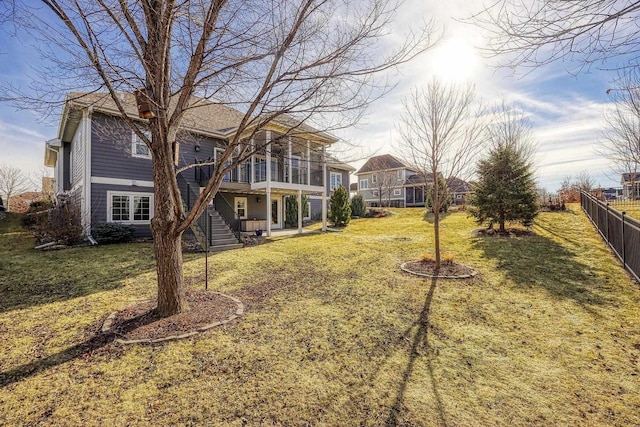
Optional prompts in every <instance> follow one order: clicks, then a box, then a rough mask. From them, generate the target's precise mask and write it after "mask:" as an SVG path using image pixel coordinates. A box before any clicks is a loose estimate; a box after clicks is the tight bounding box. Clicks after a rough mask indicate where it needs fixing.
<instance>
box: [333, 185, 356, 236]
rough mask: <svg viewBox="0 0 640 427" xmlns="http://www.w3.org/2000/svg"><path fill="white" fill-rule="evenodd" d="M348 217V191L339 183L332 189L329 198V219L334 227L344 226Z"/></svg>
mask: <svg viewBox="0 0 640 427" xmlns="http://www.w3.org/2000/svg"><path fill="white" fill-rule="evenodd" d="M350 219H351V206H350V204H349V192H348V191H347V189H346V188H344V187H343V186H342V185H341V186H340V187H338V188H336V189H335V190H334V191H333V194H331V198H330V199H329V221H331V222H333V224H334V225H335V226H336V227H344V226H345V225H347V224H348V223H349V220H350Z"/></svg>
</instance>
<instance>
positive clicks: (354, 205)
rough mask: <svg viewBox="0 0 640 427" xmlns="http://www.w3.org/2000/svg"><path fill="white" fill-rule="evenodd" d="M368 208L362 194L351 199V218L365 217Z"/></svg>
mask: <svg viewBox="0 0 640 427" xmlns="http://www.w3.org/2000/svg"><path fill="white" fill-rule="evenodd" d="M365 213H366V208H365V206H364V197H362V195H361V194H357V195H355V196H353V197H352V198H351V216H353V217H356V216H357V217H360V218H361V217H364V215H365Z"/></svg>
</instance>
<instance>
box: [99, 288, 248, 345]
mask: <svg viewBox="0 0 640 427" xmlns="http://www.w3.org/2000/svg"><path fill="white" fill-rule="evenodd" d="M186 299H187V302H188V303H189V310H188V311H186V312H184V313H180V314H176V315H174V316H170V317H159V316H158V314H157V313H156V310H155V307H156V306H157V301H153V300H147V301H143V302H140V303H138V304H135V305H132V306H130V307H127V308H125V309H123V310H120V311H118V312H117V314H116V318H115V320H114V322H113V325H112V326H111V329H110V331H111V332H113V333H115V334H116V335H118V336H120V337H123V338H125V339H126V340H156V339H160V338H166V337H170V336H177V335H182V334H185V333H188V332H193V331H196V330H198V328H202V327H205V326H207V325H210V324H212V323H215V322H221V321H224V320H226V319H228V318H229V317H231V316H232V315H233V314H235V312H236V309H237V305H236V303H235V302H233V301H231V300H230V299H229V298H227V297H225V296H223V295H220V294H218V293H215V292H208V291H202V290H199V291H196V290H192V291H187V298H186Z"/></svg>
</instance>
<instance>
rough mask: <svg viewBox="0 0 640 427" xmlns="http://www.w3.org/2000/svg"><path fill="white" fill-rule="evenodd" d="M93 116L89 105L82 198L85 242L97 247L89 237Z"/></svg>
mask: <svg viewBox="0 0 640 427" xmlns="http://www.w3.org/2000/svg"><path fill="white" fill-rule="evenodd" d="M92 114H93V105H90V106H89V108H87V110H86V112H85V113H84V120H85V122H84V132H85V134H84V142H85V150H84V155H85V158H84V161H85V167H84V173H85V180H84V182H85V184H84V197H85V200H86V201H85V207H86V208H87V209H86V211H87V212H86V214H88V215H87V222H86V230H85V233H86V236H87V240H88V241H89V242H90V243H91V245H97V244H98V242H97V241H96V239H94V238H93V236H92V235H91V208H92V205H91V120H92Z"/></svg>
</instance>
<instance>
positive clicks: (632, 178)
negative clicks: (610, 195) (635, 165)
mask: <svg viewBox="0 0 640 427" xmlns="http://www.w3.org/2000/svg"><path fill="white" fill-rule="evenodd" d="M620 183H621V184H622V197H624V198H625V199H626V200H638V199H640V173H637V172H629V173H623V174H622V179H621V180H620Z"/></svg>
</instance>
